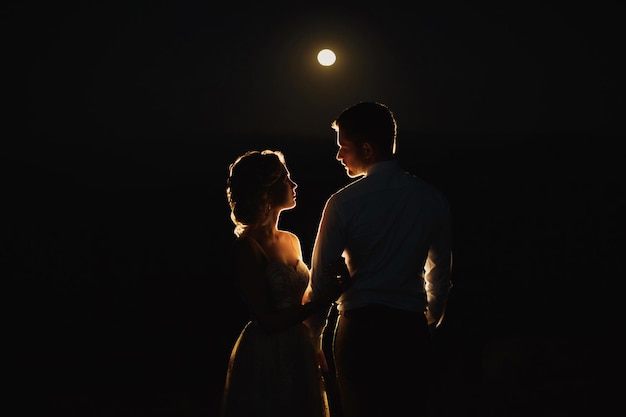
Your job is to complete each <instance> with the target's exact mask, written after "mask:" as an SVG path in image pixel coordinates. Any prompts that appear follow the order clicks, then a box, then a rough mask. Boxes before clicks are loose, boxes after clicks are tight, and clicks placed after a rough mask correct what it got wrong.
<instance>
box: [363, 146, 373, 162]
mask: <svg viewBox="0 0 626 417" xmlns="http://www.w3.org/2000/svg"><path fill="white" fill-rule="evenodd" d="M361 148H362V149H363V155H364V156H365V158H367V159H370V158H372V157H373V156H374V148H372V145H371V144H370V143H369V142H363V145H361Z"/></svg>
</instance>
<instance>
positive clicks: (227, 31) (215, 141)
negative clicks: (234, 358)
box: [0, 1, 625, 416]
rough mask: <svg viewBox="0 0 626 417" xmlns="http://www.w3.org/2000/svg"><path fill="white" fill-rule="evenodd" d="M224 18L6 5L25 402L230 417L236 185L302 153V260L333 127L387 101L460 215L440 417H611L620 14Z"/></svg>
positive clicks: (514, 9)
mask: <svg viewBox="0 0 626 417" xmlns="http://www.w3.org/2000/svg"><path fill="white" fill-rule="evenodd" d="M214 3H215V2H207V1H205V2H141V3H140V2H135V1H129V2H122V3H116V2H101V4H99V3H98V2H81V3H70V2H64V3H62V4H58V3H55V2H20V3H16V4H6V3H5V4H4V5H3V6H2V22H3V24H2V31H3V49H2V56H3V63H4V65H3V67H4V80H5V86H4V87H3V97H4V99H5V106H4V107H5V110H4V112H3V114H4V120H5V134H4V140H3V145H2V150H1V153H0V162H1V163H2V164H1V166H2V179H3V182H2V184H3V187H2V192H3V203H4V204H3V206H4V207H5V208H7V210H6V211H5V212H6V213H7V214H5V215H4V216H3V219H4V221H3V222H2V235H3V237H4V238H3V240H2V252H1V258H0V260H1V264H2V266H3V269H4V270H6V271H7V273H6V274H3V275H4V276H5V277H6V278H7V279H6V280H5V282H8V283H9V284H8V286H6V287H5V288H6V290H7V291H6V293H5V294H6V296H7V298H9V303H8V306H9V311H10V315H9V316H8V318H9V322H10V326H9V330H10V334H9V335H10V336H11V337H9V338H8V340H9V342H8V343H9V347H10V349H11V350H10V352H11V354H12V355H13V356H12V357H13V358H15V360H14V361H13V363H14V364H15V372H14V373H11V374H10V378H11V380H12V381H13V384H12V386H13V387H15V388H16V389H17V394H20V395H19V396H15V397H14V398H17V399H19V401H20V402H21V404H22V406H26V405H28V406H29V407H30V406H34V407H38V408H42V409H44V410H46V411H48V412H52V411H55V412H60V413H62V414H63V415H66V416H71V415H76V416H91V415H93V416H96V415H98V416H166V415H167V416H170V415H176V416H212V415H215V413H216V411H217V409H218V404H219V396H220V395H221V388H222V384H223V377H224V375H225V372H226V363H227V360H228V355H229V353H230V349H231V347H232V343H233V342H234V340H235V338H236V336H237V334H238V333H239V331H240V330H241V328H242V326H243V324H245V322H246V320H247V313H246V311H245V310H244V309H243V306H242V304H241V303H240V301H239V299H238V298H237V296H236V294H235V293H234V291H233V288H232V287H231V286H230V283H229V282H228V280H227V271H228V268H229V266H228V265H226V264H225V261H224V258H225V256H224V255H225V252H224V249H225V248H226V247H228V245H229V243H230V242H231V241H232V239H233V238H234V235H233V233H232V229H233V227H232V224H231V222H230V219H229V212H228V207H227V204H226V199H225V194H224V186H225V181H226V176H227V172H228V164H229V163H231V162H232V161H233V160H234V159H235V157H236V156H238V155H239V154H241V153H243V152H244V151H246V150H248V149H264V148H271V149H279V150H282V151H283V152H284V153H285V155H286V158H287V165H288V167H289V169H290V171H291V174H292V177H293V179H294V180H295V181H296V182H297V183H298V185H299V187H298V205H297V207H296V208H294V209H293V210H290V211H288V212H285V213H284V215H283V217H282V220H281V224H280V225H281V227H283V228H285V229H288V230H292V231H294V232H296V233H297V234H298V235H299V236H300V238H301V240H302V243H303V250H304V253H305V261H307V262H309V261H310V251H311V249H312V243H313V239H314V234H315V230H316V227H317V221H318V220H319V216H320V214H321V210H322V207H323V203H324V201H325V199H326V198H327V197H328V196H329V195H330V194H331V193H332V192H334V191H335V190H337V189H338V188H339V187H341V186H343V185H345V184H347V183H348V182H349V179H348V178H347V177H346V176H345V174H344V172H343V170H342V169H341V167H340V166H339V164H337V163H336V161H335V159H334V156H335V152H336V147H335V144H334V141H335V136H334V132H333V131H332V129H331V128H330V123H331V122H332V120H333V119H334V117H335V116H336V115H338V114H339V112H340V111H341V110H342V109H343V108H345V107H347V106H349V105H351V104H354V103H356V102H358V101H361V100H376V101H381V102H384V103H385V104H387V105H389V107H390V108H391V109H392V110H393V111H394V112H395V114H396V117H397V119H398V128H399V134H398V151H399V155H398V158H399V159H400V161H401V162H402V164H403V166H404V167H405V169H407V170H408V171H411V172H413V173H415V174H416V175H419V176H422V177H424V178H425V179H427V180H429V181H431V182H433V183H435V184H436V185H437V186H439V187H440V188H441V189H442V190H443V192H444V193H445V194H446V195H447V196H448V198H449V200H450V202H451V206H452V210H453V216H454V222H455V242H454V250H455V271H454V277H453V279H454V282H455V289H454V290H453V293H452V295H451V301H450V307H449V308H450V311H449V317H448V321H447V323H446V326H445V327H444V328H443V330H442V333H441V336H440V338H439V340H438V346H439V348H440V349H439V353H438V356H437V357H436V358H435V359H434V360H439V361H442V363H445V366H444V367H443V368H444V369H445V371H443V372H442V373H441V375H438V379H439V381H440V382H439V385H438V386H439V388H440V389H439V390H438V391H437V392H438V393H439V395H442V393H443V392H445V393H446V394H445V396H446V397H445V398H446V401H444V402H443V403H444V404H445V406H443V408H442V410H441V413H442V416H470V415H498V416H506V415H518V416H522V415H544V414H541V413H544V412H545V413H548V410H551V411H550V412H554V414H558V412H562V413H568V412H573V411H575V410H576V411H580V410H582V411H585V412H589V413H597V412H598V411H599V409H604V408H608V407H609V405H610V404H611V399H610V397H609V395H608V394H607V393H610V392H612V391H611V390H612V389H611V388H610V387H608V386H606V385H605V383H604V382H603V380H604V378H605V370H607V369H616V367H617V366H618V364H619V363H618V362H617V361H616V359H614V358H615V356H614V355H613V354H614V353H616V352H618V351H620V349H621V347H619V346H621V345H620V344H619V343H618V341H617V340H618V337H619V338H621V335H620V334H619V333H620V332H621V328H623V326H622V325H621V324H617V317H619V310H620V308H619V305H620V304H619V302H618V301H619V300H618V296H617V292H616V288H617V286H618V285H619V282H620V279H621V278H622V276H623V267H622V266H621V265H620V264H619V259H620V256H621V250H620V249H621V248H622V247H623V243H622V242H623V238H624V233H623V227H622V226H621V224H622V223H623V220H621V217H622V213H623V212H624V202H625V201H624V195H625V194H624V186H623V179H622V177H623V175H621V174H620V172H621V171H622V168H621V164H622V161H621V159H622V158H621V155H622V153H621V152H619V151H618V150H617V149H618V146H620V141H619V140H620V139H623V137H624V133H625V132H624V122H623V119H624V104H623V103H624V99H623V93H624V89H623V83H624V82H623V70H624V68H623V65H622V64H621V61H622V55H623V52H622V50H623V41H622V38H623V32H624V29H623V17H624V10H623V6H620V7H619V8H618V7H617V6H609V5H608V4H609V3H608V2H607V3H606V4H605V3H602V2H595V3H593V4H591V3H589V4H580V5H573V4H565V3H563V4H556V2H539V1H537V2H523V3H519V4H517V5H511V4H508V3H503V2H499V3H497V4H495V5H482V6H480V5H476V4H473V5H469V4H462V3H460V2H445V3H442V2H431V3H428V4H424V5H422V4H415V3H413V4H410V5H409V6H399V5H394V4H393V2H391V3H390V2H384V3H381V7H382V8H376V7H375V6H373V5H369V6H368V5H366V3H362V4H359V5H358V6H351V7H349V6H346V5H338V4H334V3H307V4H298V5H281V6H271V5H269V4H265V3H264V4H262V5H261V4H254V5H246V4H244V3H241V4H228V5H227V4H220V5H217V6H216V5H215V4H214ZM322 48H331V49H333V50H334V51H335V52H336V54H337V62H336V64H335V65H333V66H331V67H322V66H320V65H319V64H318V63H317V62H316V55H317V52H318V51H319V50H320V49H322ZM620 149H621V146H620ZM605 395H607V396H606V397H605ZM39 415H43V414H39ZM545 415H552V414H545ZM563 415H568V414H563Z"/></svg>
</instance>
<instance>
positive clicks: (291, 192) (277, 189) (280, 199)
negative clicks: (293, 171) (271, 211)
mask: <svg viewBox="0 0 626 417" xmlns="http://www.w3.org/2000/svg"><path fill="white" fill-rule="evenodd" d="M296 188H298V184H296V183H295V182H294V181H293V180H292V179H291V176H290V175H289V171H288V170H287V168H285V169H284V172H283V173H282V174H281V175H280V177H278V179H277V180H276V182H275V183H274V184H272V188H271V189H270V198H271V200H272V202H273V203H272V205H273V206H274V207H276V208H278V209H281V210H282V209H290V208H293V207H295V206H296Z"/></svg>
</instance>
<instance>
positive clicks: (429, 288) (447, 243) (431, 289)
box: [424, 208, 452, 325]
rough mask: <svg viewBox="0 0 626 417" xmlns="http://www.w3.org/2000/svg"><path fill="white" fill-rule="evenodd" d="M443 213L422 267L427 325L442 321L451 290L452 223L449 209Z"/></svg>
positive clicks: (437, 323)
mask: <svg viewBox="0 0 626 417" xmlns="http://www.w3.org/2000/svg"><path fill="white" fill-rule="evenodd" d="M444 213H445V215H444V217H443V219H442V223H441V227H440V228H439V230H438V231H437V235H436V236H435V238H434V239H433V243H432V244H431V246H430V248H429V250H428V257H427V259H426V265H425V267H424V269H425V275H424V277H425V289H426V297H427V301H428V309H427V317H428V324H435V325H439V324H440V323H441V322H442V320H443V317H444V314H445V310H446V304H447V301H448V295H449V293H450V289H451V288H452V280H451V275H452V222H451V218H450V211H449V208H447V209H446V211H445V212H444Z"/></svg>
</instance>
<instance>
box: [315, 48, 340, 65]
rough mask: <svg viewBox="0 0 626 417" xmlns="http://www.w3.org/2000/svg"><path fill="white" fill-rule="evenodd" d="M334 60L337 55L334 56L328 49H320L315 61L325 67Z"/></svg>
mask: <svg viewBox="0 0 626 417" xmlns="http://www.w3.org/2000/svg"><path fill="white" fill-rule="evenodd" d="M336 60H337V57H336V56H335V53H334V52H333V51H331V50H330V49H322V50H321V51H319V52H318V54H317V62H319V63H320V65H323V66H325V67H330V66H331V65H333V64H334V63H335V61H336Z"/></svg>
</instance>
